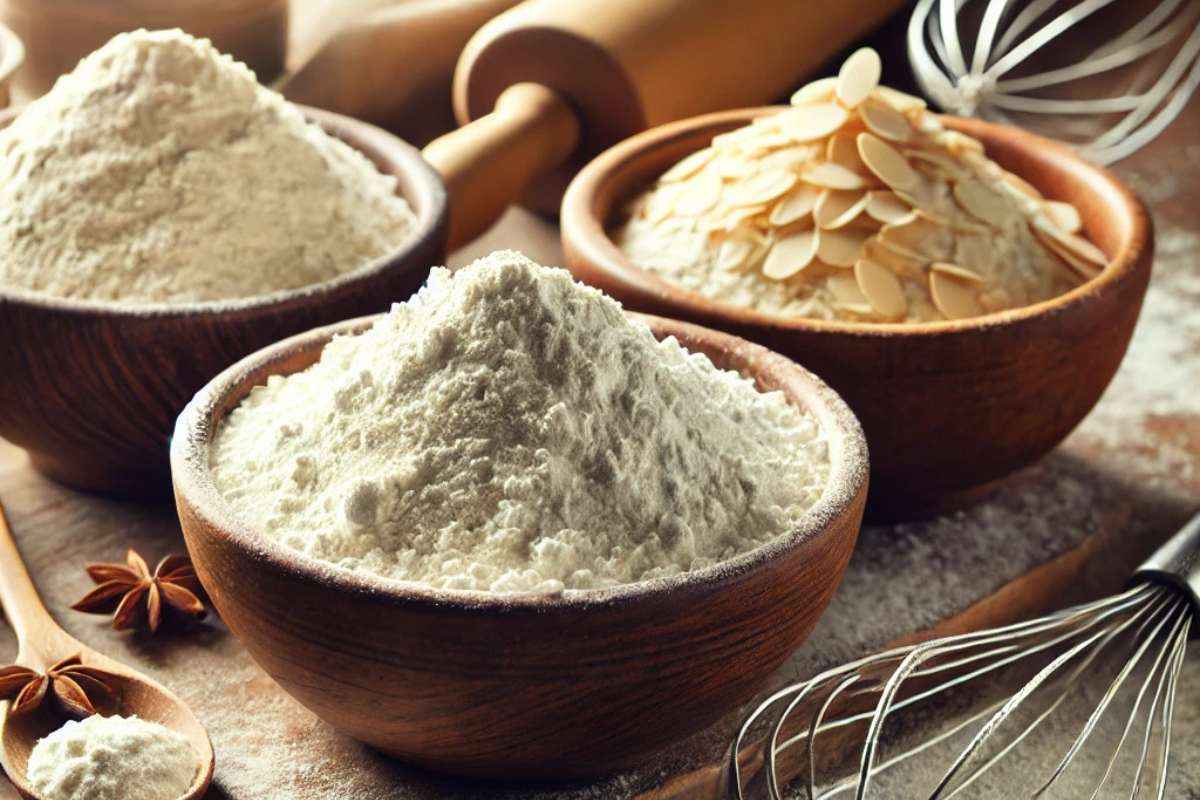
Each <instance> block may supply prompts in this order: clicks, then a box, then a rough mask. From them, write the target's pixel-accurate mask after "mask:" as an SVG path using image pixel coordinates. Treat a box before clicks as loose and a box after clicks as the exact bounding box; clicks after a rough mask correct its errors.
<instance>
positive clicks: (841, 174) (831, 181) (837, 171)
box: [800, 161, 866, 189]
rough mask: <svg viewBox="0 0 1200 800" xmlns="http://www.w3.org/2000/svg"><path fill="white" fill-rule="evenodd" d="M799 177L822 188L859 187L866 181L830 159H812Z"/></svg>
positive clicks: (864, 184)
mask: <svg viewBox="0 0 1200 800" xmlns="http://www.w3.org/2000/svg"><path fill="white" fill-rule="evenodd" d="M800 179H801V180H803V181H804V182H805V183H811V184H812V185H813V186H820V187H821V188H823V189H861V188H863V187H864V186H866V181H864V180H863V177H862V176H861V175H859V174H858V173H857V172H853V171H851V170H848V169H846V168H845V167H843V166H841V165H839V164H834V163H833V162H832V161H813V162H810V163H808V164H806V165H805V166H804V169H803V170H802V171H801V172H800Z"/></svg>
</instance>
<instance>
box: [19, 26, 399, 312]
mask: <svg viewBox="0 0 1200 800" xmlns="http://www.w3.org/2000/svg"><path fill="white" fill-rule="evenodd" d="M413 224H414V217H413V214H412V211H411V210H410V209H409V207H408V205H407V204H406V203H405V201H404V200H403V199H402V198H400V197H398V196H397V195H396V193H395V179H394V178H392V177H390V176H385V175H382V174H380V173H379V171H378V170H377V169H376V168H375V166H374V165H373V164H371V162H370V161H368V160H367V159H366V158H364V157H363V156H362V155H361V154H359V153H358V152H357V151H355V150H353V149H352V148H350V147H349V146H347V145H345V144H343V143H342V142H340V141H338V140H336V139H334V138H333V137H331V136H329V135H328V134H326V133H325V132H324V131H323V130H321V129H320V128H318V127H317V126H315V125H311V124H309V123H308V122H306V121H305V119H304V117H303V115H302V114H301V113H300V111H299V110H298V109H297V108H295V107H294V106H292V105H290V104H289V103H287V102H286V101H284V100H283V98H282V97H280V96H279V95H278V94H276V93H274V92H271V91H268V90H267V89H265V88H263V87H262V86H260V85H259V84H258V83H257V81H256V80H255V78H254V73H252V72H251V71H250V70H249V69H248V68H247V67H245V66H244V65H242V64H240V63H238V62H235V61H234V60H233V59H231V58H230V57H228V56H225V55H222V54H220V53H218V52H217V51H216V50H215V49H214V48H213V47H212V45H211V44H210V43H209V42H208V41H207V40H198V39H194V38H192V37H190V36H188V35H187V34H184V33H182V32H180V31H155V32H147V31H137V32H134V33H127V34H121V35H118V36H116V37H115V38H113V39H112V40H111V41H110V42H109V43H108V44H106V45H105V46H104V47H102V48H101V49H100V50H98V51H96V52H95V53H93V54H92V55H90V56H88V57H87V58H85V59H84V60H83V61H81V62H80V63H79V66H78V67H76V69H75V71H74V72H72V73H71V74H69V75H66V76H64V77H63V78H61V79H60V80H59V81H58V83H57V84H55V86H54V88H53V89H52V90H51V91H50V92H49V93H48V94H47V95H45V96H44V97H42V98H41V99H39V100H37V101H36V102H34V103H32V104H31V105H29V106H28V107H27V108H26V109H25V110H24V112H23V113H22V114H21V115H20V116H19V117H18V118H17V119H16V120H15V121H14V122H13V123H12V124H11V125H10V126H9V127H8V128H7V129H4V130H3V131H0V251H2V252H4V254H5V257H4V259H3V260H0V284H9V285H12V286H16V287H20V288H23V289H27V290H33V291H36V292H44V293H48V294H53V295H59V296H65V297H75V298H85V299H94V300H121V301H126V302H193V301H204V300H217V299H225V298H234V297H248V296H253V295H261V294H267V293H270V292H275V291H281V290H286V289H294V288H297V287H300V286H305V285H308V284H312V283H318V282H321V281H326V280H329V279H331V278H334V277H337V276H338V275H341V274H343V273H346V272H351V271H354V270H356V269H358V268H360V267H362V266H364V265H365V264H367V263H368V262H370V261H372V260H373V259H375V258H377V257H379V256H381V255H383V254H384V253H386V252H388V251H389V250H391V249H393V248H395V247H396V246H397V245H398V244H400V243H401V242H402V241H404V240H405V239H406V238H407V237H408V236H409V234H410V231H411V229H412V227H413Z"/></svg>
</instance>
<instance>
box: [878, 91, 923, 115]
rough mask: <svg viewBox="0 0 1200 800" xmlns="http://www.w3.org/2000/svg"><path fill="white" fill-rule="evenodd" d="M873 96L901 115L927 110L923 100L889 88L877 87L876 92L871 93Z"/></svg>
mask: <svg viewBox="0 0 1200 800" xmlns="http://www.w3.org/2000/svg"><path fill="white" fill-rule="evenodd" d="M871 95H872V96H873V97H877V98H879V99H880V100H882V101H883V102H885V103H887V104H888V105H889V106H891V107H892V108H894V109H896V110H897V111H899V112H900V113H901V114H907V113H909V112H912V111H924V110H925V101H924V100H922V99H921V98H919V97H914V96H912V95H911V94H905V93H904V92H900V91H897V90H895V89H892V88H890V87H887V86H879V87H876V89H875V91H873V92H871Z"/></svg>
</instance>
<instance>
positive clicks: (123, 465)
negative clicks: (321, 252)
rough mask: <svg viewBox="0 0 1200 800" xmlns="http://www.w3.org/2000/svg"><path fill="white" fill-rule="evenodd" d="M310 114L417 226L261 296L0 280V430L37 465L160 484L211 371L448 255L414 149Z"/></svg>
mask: <svg viewBox="0 0 1200 800" xmlns="http://www.w3.org/2000/svg"><path fill="white" fill-rule="evenodd" d="M306 113H307V114H308V116H309V118H310V119H313V120H314V121H316V122H318V123H319V124H320V125H321V126H322V127H324V128H325V130H327V131H329V132H330V133H331V134H333V135H335V136H337V137H338V138H340V139H343V140H345V141H346V142H347V143H349V144H350V145H352V146H354V147H355V148H357V149H358V150H360V151H361V152H362V153H363V154H365V155H366V156H368V157H369V158H370V159H371V160H372V161H374V162H375V164H376V165H377V166H378V167H379V168H380V169H381V170H382V171H384V172H385V173H388V174H391V175H395V176H396V178H397V180H398V191H399V193H400V194H401V195H403V196H404V198H405V199H406V200H408V202H409V203H410V204H411V206H412V208H413V211H414V213H415V214H416V217H417V224H416V228H415V230H414V232H413V235H412V237H411V238H410V239H409V240H408V242H407V243H405V244H404V245H402V246H401V247H399V248H398V249H397V250H396V251H395V252H393V253H390V254H388V255H386V256H384V257H382V258H380V259H377V260H376V261H375V262H374V263H373V264H371V265H370V266H368V267H366V268H364V269H361V270H359V271H356V272H354V273H352V274H348V275H343V276H340V277H338V278H336V279H334V280H331V281H327V282H325V283H320V284H315V285H312V286H305V287H302V288H299V289H294V290H289V291H285V292H276V293H274V294H270V295H263V296H261V297H252V298H244V299H234V300H227V301H215V302H203V303H185V304H144V305H119V304H116V303H110V302H96V301H86V300H73V299H66V298H57V297H52V296H49V295H44V294H33V293H30V292H26V291H22V290H19V289H13V288H5V287H3V286H0V375H3V376H4V380H0V436H3V437H4V438H6V439H9V440H10V441H12V442H14V443H15V444H17V445H20V446H21V447H24V448H25V449H26V450H28V451H29V455H30V458H31V459H32V461H33V465H34V466H35V467H36V468H37V469H38V470H39V471H40V472H42V473H44V474H45V475H47V476H49V477H51V478H53V479H54V480H56V481H59V482H61V483H64V484H67V485H69V486H73V487H76V488H80V489H86V490H90V491H96V492H104V493H110V494H118V495H125V496H153V495H162V496H167V495H168V494H169V492H170V480H169V466H168V456H167V443H168V438H169V437H170V434H171V430H172V429H173V427H174V425H175V417H176V416H177V415H178V414H179V411H180V409H182V408H183V407H184V405H185V404H186V403H187V402H188V400H190V399H191V397H192V395H194V394H195V393H196V391H197V390H198V389H199V388H200V387H202V386H203V385H204V384H205V383H206V382H207V381H208V380H209V379H210V378H212V376H213V375H216V374H217V373H218V372H220V371H221V370H222V369H224V368H225V367H227V366H229V365H230V364H232V363H233V362H235V361H237V360H238V359H239V358H242V357H243V356H245V355H246V354H248V353H252V352H254V351H255V350H258V349H259V348H260V347H263V346H265V345H267V344H270V343H272V342H276V341H279V340H280V339H282V338H284V337H286V336H291V335H292V334H295V333H298V332H300V331H304V330H308V329H310V328H312V327H314V326H317V325H327V324H329V323H331V322H335V321H337V320H343V319H348V318H351V317H357V316H361V315H362V314H366V313H373V312H376V311H382V310H386V309H387V308H388V306H389V305H390V304H391V303H392V302H394V301H399V300H404V299H405V298H407V297H408V296H409V295H411V294H412V293H413V292H414V291H416V289H417V288H419V287H420V285H421V284H422V282H424V280H425V278H426V276H427V275H428V273H429V269H430V267H431V266H432V265H433V264H435V263H438V262H439V261H440V260H441V259H442V257H443V256H444V255H445V241H446V192H445V189H444V188H443V186H442V182H441V179H440V178H439V177H438V176H437V174H436V173H435V172H434V171H433V169H432V168H431V167H429V165H428V164H426V163H425V161H424V160H423V159H422V158H421V156H420V154H419V153H418V152H417V150H416V149H414V148H413V147H411V146H410V145H408V144H405V143H404V142H402V141H400V140H399V139H397V138H395V137H394V136H392V135H391V134H388V133H386V132H384V131H382V130H380V129H378V128H375V127H372V126H370V125H367V124H365V123H362V122H358V121H356V120H353V119H350V118H348V117H342V116H339V115H336V114H331V113H329V112H323V111H317V110H315V109H306ZM314 235H319V232H314ZM247 266H251V265H247Z"/></svg>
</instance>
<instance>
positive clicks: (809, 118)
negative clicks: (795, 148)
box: [776, 103, 849, 142]
mask: <svg viewBox="0 0 1200 800" xmlns="http://www.w3.org/2000/svg"><path fill="white" fill-rule="evenodd" d="M848 118H849V114H847V112H846V109H844V108H842V107H841V106H837V105H834V104H833V103H818V104H816V105H811V106H797V107H795V108H792V109H790V110H788V111H784V112H783V113H781V114H779V115H778V116H777V117H776V119H777V120H778V121H779V126H780V128H781V129H782V130H783V132H784V133H786V134H788V135H789V136H791V137H792V139H794V140H795V141H797V142H811V141H812V140H813V139H824V138H825V137H826V136H829V135H830V134H833V133H836V132H837V130H838V128H841V127H842V126H843V125H845V124H846V120H847V119H848Z"/></svg>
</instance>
